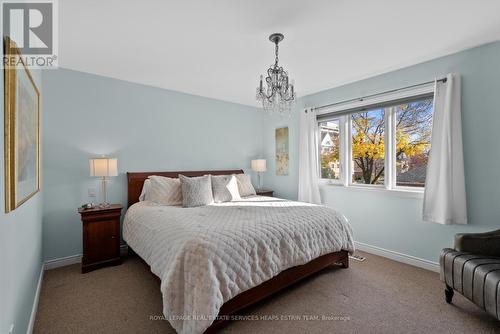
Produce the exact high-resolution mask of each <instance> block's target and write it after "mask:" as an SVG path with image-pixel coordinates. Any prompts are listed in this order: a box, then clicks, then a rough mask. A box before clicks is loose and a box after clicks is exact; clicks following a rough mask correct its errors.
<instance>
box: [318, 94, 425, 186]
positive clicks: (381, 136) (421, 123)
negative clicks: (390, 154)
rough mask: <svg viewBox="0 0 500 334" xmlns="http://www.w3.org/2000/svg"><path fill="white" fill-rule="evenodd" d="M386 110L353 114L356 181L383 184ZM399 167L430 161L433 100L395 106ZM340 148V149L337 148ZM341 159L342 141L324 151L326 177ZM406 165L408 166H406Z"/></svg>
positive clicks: (353, 158)
mask: <svg viewBox="0 0 500 334" xmlns="http://www.w3.org/2000/svg"><path fill="white" fill-rule="evenodd" d="M385 112H386V110H385V109H374V110H369V111H363V112H358V113H355V114H353V115H351V121H352V127H351V135H352V145H351V147H352V160H353V163H354V175H353V178H354V180H353V181H355V182H358V183H365V184H380V183H383V178H384V170H385V164H384V157H385V142H384V141H385V117H384V113H385ZM394 117H395V122H396V127H395V130H396V131H395V132H396V133H395V136H396V168H397V169H398V171H400V172H402V171H404V169H405V168H406V167H407V165H408V163H409V161H413V162H414V164H415V163H416V164H421V165H424V164H426V163H427V153H428V151H429V148H430V144H429V143H430V135H431V124H432V100H431V99H429V100H423V101H418V102H411V103H406V104H401V105H398V106H396V107H395V111H394ZM335 147H336V148H335ZM338 159H339V151H338V143H337V145H334V148H332V149H329V150H326V151H324V152H322V154H321V169H322V176H324V175H325V171H327V167H328V166H329V165H330V164H331V163H332V162H335V161H338ZM405 166H406V167H405Z"/></svg>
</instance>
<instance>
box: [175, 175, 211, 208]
mask: <svg viewBox="0 0 500 334" xmlns="http://www.w3.org/2000/svg"><path fill="white" fill-rule="evenodd" d="M179 179H180V182H181V188H182V206H183V207H185V208H191V207H195V206H204V205H208V204H212V203H213V202H214V197H213V194H212V181H211V180H210V175H204V176H199V177H187V176H184V175H182V174H181V175H179Z"/></svg>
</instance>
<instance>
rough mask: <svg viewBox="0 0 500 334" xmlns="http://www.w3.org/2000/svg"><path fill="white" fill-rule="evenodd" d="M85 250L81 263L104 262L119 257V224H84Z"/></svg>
mask: <svg viewBox="0 0 500 334" xmlns="http://www.w3.org/2000/svg"><path fill="white" fill-rule="evenodd" d="M84 233H85V234H86V235H85V239H86V245H85V246H86V247H85V248H86V249H84V250H83V256H84V258H83V259H82V262H83V263H93V262H101V261H106V260H108V259H113V258H117V257H120V224H119V221H117V220H116V219H115V220H101V221H95V222H89V223H85V231H84Z"/></svg>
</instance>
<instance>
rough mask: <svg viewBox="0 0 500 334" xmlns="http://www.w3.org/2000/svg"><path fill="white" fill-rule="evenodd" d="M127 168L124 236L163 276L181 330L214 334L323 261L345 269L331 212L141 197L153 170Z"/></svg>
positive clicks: (342, 237) (286, 204)
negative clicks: (178, 203)
mask: <svg viewBox="0 0 500 334" xmlns="http://www.w3.org/2000/svg"><path fill="white" fill-rule="evenodd" d="M240 173H243V171H242V170H225V171H196V172H147V173H127V179H128V207H129V208H128V210H127V213H126V215H125V220H124V224H123V237H124V240H125V241H126V242H127V244H128V246H129V248H131V249H132V250H133V252H135V253H137V254H138V255H139V256H140V257H141V258H142V259H143V260H144V261H145V262H146V263H147V264H148V265H149V267H150V269H151V272H152V273H153V274H154V275H156V276H157V277H159V279H160V280H161V286H160V289H161V292H162V295H163V313H164V316H165V317H166V319H167V320H168V321H169V322H170V324H171V325H172V327H173V328H174V329H175V330H176V331H177V332H178V333H181V334H184V333H203V332H205V333H207V332H213V331H214V330H216V329H217V328H219V327H220V326H221V325H222V324H224V323H225V322H227V321H228V320H231V319H232V317H231V316H232V315H235V314H237V312H239V311H241V310H242V309H243V308H245V307H248V306H250V305H252V304H255V303H256V302H258V301H260V300H262V299H263V298H266V297H268V296H270V295H272V294H273V293H275V292H277V291H279V290H281V289H283V288H285V287H287V286H289V285H291V284H293V283H295V282H297V281H299V280H301V279H303V278H305V277H307V276H310V275H312V274H314V273H316V272H318V271H320V270H322V269H324V268H326V267H328V266H331V265H334V264H337V265H341V266H342V267H344V268H347V267H348V266H349V258H348V254H349V253H350V252H353V251H354V246H353V238H352V232H351V228H350V226H349V224H348V223H347V220H346V219H345V217H344V216H343V215H341V214H340V213H338V212H336V211H335V210H333V209H330V208H327V207H323V206H316V205H312V204H307V203H300V202H294V201H288V200H282V199H277V198H272V197H263V196H251V197H249V198H244V199H242V200H239V201H233V202H226V203H219V204H214V205H208V206H204V207H197V208H182V207H175V206H169V207H167V206H161V205H157V204H155V203H152V202H139V196H140V193H141V190H142V185H143V184H144V181H145V180H146V179H147V178H148V176H151V175H160V176H166V177H174V178H175V177H178V175H179V174H182V175H185V176H189V177H195V176H202V175H206V174H212V175H231V174H240Z"/></svg>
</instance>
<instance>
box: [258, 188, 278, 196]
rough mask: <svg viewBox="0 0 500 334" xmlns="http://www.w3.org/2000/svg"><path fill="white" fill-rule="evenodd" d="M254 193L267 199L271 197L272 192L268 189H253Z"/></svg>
mask: <svg viewBox="0 0 500 334" xmlns="http://www.w3.org/2000/svg"><path fill="white" fill-rule="evenodd" d="M255 192H256V193H257V195H259V196H268V197H273V194H274V190H270V189H255Z"/></svg>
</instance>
